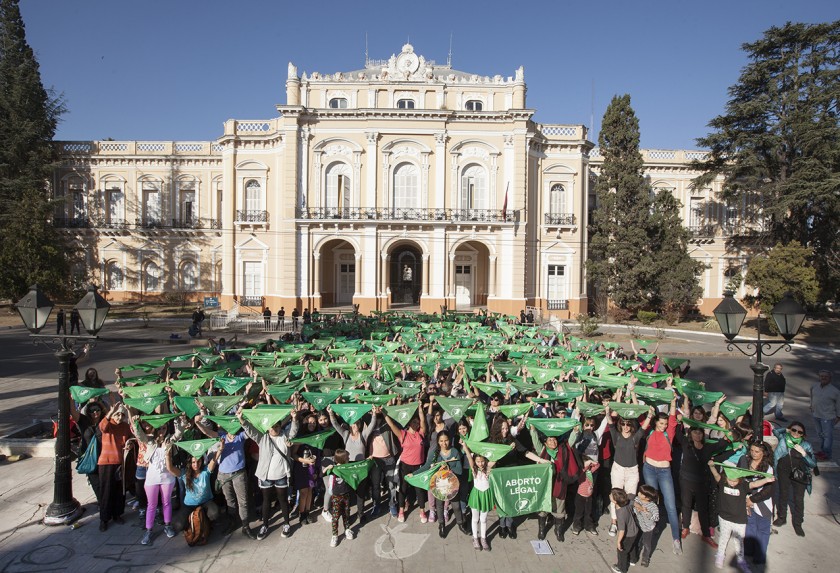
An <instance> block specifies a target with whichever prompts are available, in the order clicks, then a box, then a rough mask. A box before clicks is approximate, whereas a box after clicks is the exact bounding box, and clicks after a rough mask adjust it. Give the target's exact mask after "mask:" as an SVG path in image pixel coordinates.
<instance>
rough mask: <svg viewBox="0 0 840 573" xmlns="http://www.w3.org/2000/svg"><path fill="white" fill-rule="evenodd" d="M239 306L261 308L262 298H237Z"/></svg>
mask: <svg viewBox="0 0 840 573" xmlns="http://www.w3.org/2000/svg"><path fill="white" fill-rule="evenodd" d="M239 304H240V306H253V307H259V308H262V306H263V297H261V296H243V297H240V298H239Z"/></svg>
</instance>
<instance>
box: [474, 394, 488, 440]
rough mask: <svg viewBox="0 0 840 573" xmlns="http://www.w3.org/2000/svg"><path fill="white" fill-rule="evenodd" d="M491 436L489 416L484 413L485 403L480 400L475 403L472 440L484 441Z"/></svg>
mask: <svg viewBox="0 0 840 573" xmlns="http://www.w3.org/2000/svg"><path fill="white" fill-rule="evenodd" d="M489 436H490V430H489V429H488V428H487V416H486V415H485V414H484V404H483V403H482V402H478V403H477V404H476V405H475V416H473V423H472V428H471V429H470V440H473V441H475V442H483V441H484V440H486V439H487V438H488V437H489Z"/></svg>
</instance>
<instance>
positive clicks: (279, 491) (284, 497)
mask: <svg viewBox="0 0 840 573" xmlns="http://www.w3.org/2000/svg"><path fill="white" fill-rule="evenodd" d="M260 491H261V492H262V522H263V525H268V522H269V521H271V502H272V501H273V500H272V497H275V496H276V497H277V501H278V502H280V512H281V513H282V514H283V523H285V524H286V525H288V524H289V488H287V487H265V488H260ZM272 493H274V495H272Z"/></svg>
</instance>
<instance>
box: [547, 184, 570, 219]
mask: <svg viewBox="0 0 840 573" xmlns="http://www.w3.org/2000/svg"><path fill="white" fill-rule="evenodd" d="M548 213H549V214H550V215H563V214H565V213H568V211H567V208H566V186H565V185H564V184H563V183H552V184H551V187H550V188H549V190H548Z"/></svg>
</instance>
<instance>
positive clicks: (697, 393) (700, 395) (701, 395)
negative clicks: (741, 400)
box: [683, 388, 723, 406]
mask: <svg viewBox="0 0 840 573" xmlns="http://www.w3.org/2000/svg"><path fill="white" fill-rule="evenodd" d="M683 394H685V395H686V396H688V399H689V400H691V403H692V404H693V405H695V406H697V405H699V404H714V403H715V402H717V401H718V400H720V399H721V398H722V397H723V392H709V391H708V390H695V389H693V388H686V389H685V390H683Z"/></svg>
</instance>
